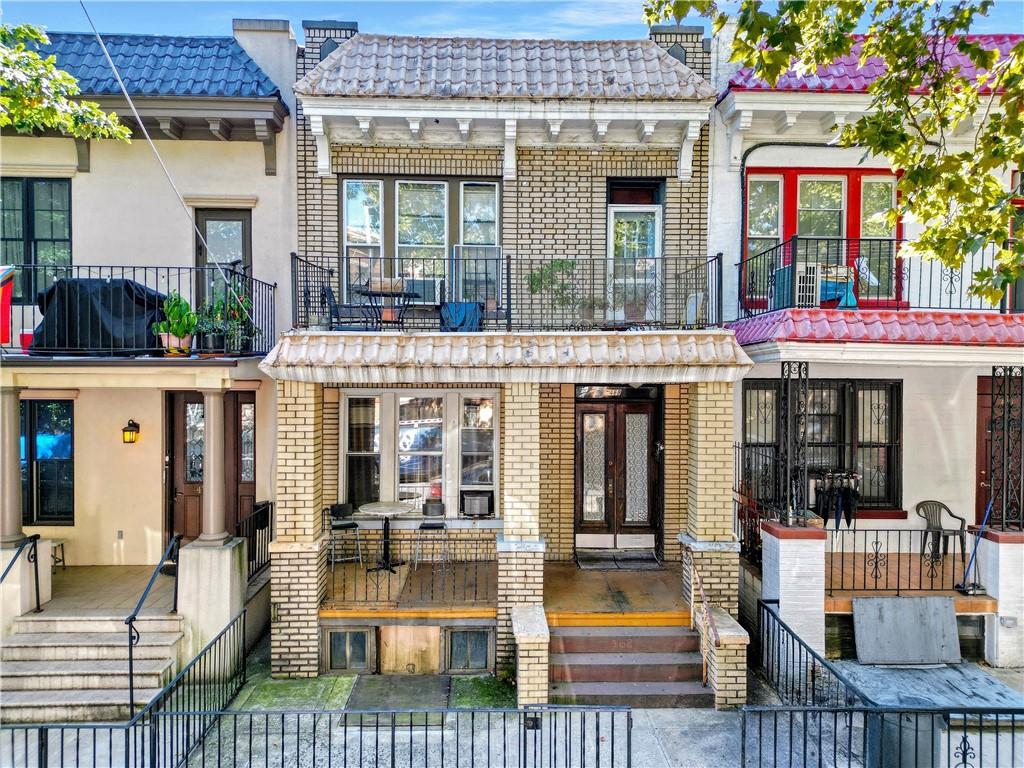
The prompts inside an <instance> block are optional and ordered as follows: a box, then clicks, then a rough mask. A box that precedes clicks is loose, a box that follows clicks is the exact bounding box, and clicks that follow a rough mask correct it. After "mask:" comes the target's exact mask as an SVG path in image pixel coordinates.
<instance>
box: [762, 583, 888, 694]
mask: <svg viewBox="0 0 1024 768" xmlns="http://www.w3.org/2000/svg"><path fill="white" fill-rule="evenodd" d="M778 606H779V603H778V601H777V600H759V601H758V603H757V615H758V633H757V638H756V642H757V651H756V658H757V659H758V661H759V663H760V665H761V670H762V672H763V673H764V676H765V679H766V680H767V681H768V683H769V684H770V685H771V686H772V688H774V689H775V691H776V693H778V695H779V698H780V699H781V700H782V702H783V703H784V704H791V705H795V706H815V707H845V706H852V705H861V704H872V703H873V702H872V700H871V699H870V698H868V697H867V696H866V695H865V694H864V693H863V692H861V690H860V689H859V688H857V686H855V685H854V684H853V683H852V682H850V681H849V680H847V679H846V677H844V676H843V674H842V673H841V672H840V671H839V670H838V669H837V668H836V667H835V666H834V665H833V664H832V663H831V662H829V661H828V660H826V659H825V657H824V656H822V655H821V654H820V653H818V652H817V651H816V650H814V649H813V648H811V646H809V645H808V644H807V643H806V642H804V640H803V639H801V638H800V636H799V635H797V634H796V632H794V631H793V630H792V629H791V628H790V627H789V625H788V624H786V622H784V621H783V620H782V619H781V618H780V617H779V614H778Z"/></svg>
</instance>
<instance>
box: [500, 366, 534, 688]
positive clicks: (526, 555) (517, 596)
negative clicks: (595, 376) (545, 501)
mask: <svg viewBox="0 0 1024 768" xmlns="http://www.w3.org/2000/svg"><path fill="white" fill-rule="evenodd" d="M503 408H504V410H503V417H502V418H503V422H502V434H503V435H504V439H503V442H502V462H501V471H502V516H503V518H504V530H503V531H502V533H501V534H500V535H499V536H498V540H497V552H498V617H497V622H498V626H497V662H498V666H499V669H500V667H501V666H503V665H505V664H509V663H510V662H511V661H512V660H513V658H514V657H515V638H514V636H513V632H512V608H513V606H516V605H523V604H534V605H543V603H544V540H543V539H542V538H541V537H540V455H541V451H540V386H539V385H537V384H518V383H517V384H508V385H506V386H505V390H504V401H503Z"/></svg>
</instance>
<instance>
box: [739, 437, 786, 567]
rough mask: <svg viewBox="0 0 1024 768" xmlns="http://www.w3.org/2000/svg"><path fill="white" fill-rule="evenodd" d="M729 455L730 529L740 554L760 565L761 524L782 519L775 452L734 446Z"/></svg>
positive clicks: (767, 449) (764, 448) (771, 449)
mask: <svg viewBox="0 0 1024 768" xmlns="http://www.w3.org/2000/svg"><path fill="white" fill-rule="evenodd" d="M733 454H734V461H733V484H732V498H733V511H734V519H733V527H734V531H735V533H736V538H737V539H739V542H740V554H741V555H743V557H744V558H745V559H746V560H747V562H749V563H752V564H754V565H760V563H761V523H762V522H763V521H765V520H779V519H780V518H782V517H784V515H782V508H783V504H782V500H781V498H780V494H779V492H778V483H779V472H778V458H777V452H776V450H775V449H774V448H773V447H770V446H760V445H739V444H735V445H733Z"/></svg>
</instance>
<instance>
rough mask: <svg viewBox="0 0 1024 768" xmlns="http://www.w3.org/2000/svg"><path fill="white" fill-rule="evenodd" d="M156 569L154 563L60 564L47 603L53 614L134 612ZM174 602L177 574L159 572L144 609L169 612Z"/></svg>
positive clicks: (120, 614)
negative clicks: (169, 574)
mask: <svg viewBox="0 0 1024 768" xmlns="http://www.w3.org/2000/svg"><path fill="white" fill-rule="evenodd" d="M152 573H153V566H152V565H71V566H68V567H67V569H64V568H61V567H60V566H57V570H56V572H54V574H53V582H52V584H53V587H52V598H51V599H50V602H48V603H44V604H43V606H42V608H43V613H44V614H47V615H50V616H54V615H57V616H68V617H74V616H117V617H121V618H123V617H125V616H127V615H128V614H129V613H131V612H132V610H134V608H135V604H136V603H137V602H138V600H139V597H141V596H142V592H143V590H145V588H146V582H147V581H148V580H149V577H150V575H151V574H152ZM173 603H174V578H173V577H171V576H165V575H163V574H159V575H157V577H156V581H155V582H154V583H153V589H152V591H151V592H150V593H149V598H148V599H147V600H146V604H145V605H144V606H143V608H142V613H144V614H150V615H160V614H165V613H170V611H171V607H172V605H173Z"/></svg>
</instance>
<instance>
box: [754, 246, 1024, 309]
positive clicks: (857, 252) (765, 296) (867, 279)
mask: <svg viewBox="0 0 1024 768" xmlns="http://www.w3.org/2000/svg"><path fill="white" fill-rule="evenodd" d="M994 266H996V265H995V261H994V249H993V248H987V249H983V250H980V251H978V252H976V253H973V254H968V255H967V256H966V258H965V261H964V264H963V266H961V267H960V268H952V267H948V266H946V265H944V264H942V263H941V262H939V261H932V260H929V261H923V260H922V259H921V258H920V257H918V256H915V255H911V254H910V253H909V251H905V250H904V241H902V240H892V239H869V238H861V239H853V238H821V237H792V238H790V239H789V240H785V241H783V242H782V243H780V244H779V245H777V246H775V247H773V248H769V249H768V250H766V251H762V252H761V253H757V254H754V255H752V256H748V257H746V258H744V259H742V260H741V261H740V263H739V266H738V269H739V283H738V285H739V286H740V291H739V308H738V310H739V311H738V315H737V316H738V317H750V316H753V315H760V314H763V313H765V312H771V311H773V310H776V309H787V308H790V307H825V308H838V309H857V308H878V309H894V310H904V309H938V310H973V311H977V310H992V311H1003V312H1005V311H1016V312H1019V311H1022V310H1024V306H1014V303H1013V301H1012V300H1011V299H1010V298H1008V297H1007V296H1005V295H1004V297H1003V300H1002V301H1001V302H1000V303H998V304H994V305H993V304H991V303H990V302H988V301H987V300H986V299H983V298H981V297H980V296H976V295H974V294H973V293H971V292H970V287H971V285H972V283H973V281H974V274H975V273H976V272H978V270H980V269H986V268H992V267H994Z"/></svg>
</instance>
